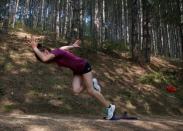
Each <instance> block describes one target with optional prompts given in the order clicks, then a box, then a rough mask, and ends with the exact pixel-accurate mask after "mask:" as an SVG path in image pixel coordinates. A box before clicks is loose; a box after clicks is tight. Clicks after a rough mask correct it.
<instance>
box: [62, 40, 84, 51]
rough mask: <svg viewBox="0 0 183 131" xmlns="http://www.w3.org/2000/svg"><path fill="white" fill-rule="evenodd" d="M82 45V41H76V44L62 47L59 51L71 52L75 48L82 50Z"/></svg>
mask: <svg viewBox="0 0 183 131" xmlns="http://www.w3.org/2000/svg"><path fill="white" fill-rule="evenodd" d="M80 43H81V41H80V40H76V42H74V44H72V45H68V46H62V47H60V48H59V49H62V50H70V49H73V48H80Z"/></svg>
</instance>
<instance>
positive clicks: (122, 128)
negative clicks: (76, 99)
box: [0, 114, 183, 131]
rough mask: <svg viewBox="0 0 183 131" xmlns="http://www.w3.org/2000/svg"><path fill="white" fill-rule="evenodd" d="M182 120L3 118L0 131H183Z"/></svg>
mask: <svg viewBox="0 0 183 131" xmlns="http://www.w3.org/2000/svg"><path fill="white" fill-rule="evenodd" d="M182 130H183V118H181V117H180V118H177V117H176V118H173V117H161V118H158V117H157V116H156V117H155V116H151V117H147V116H139V120H118V121H109V120H103V119H100V118H97V117H89V118H86V116H82V117H78V116H75V117H73V116H62V115H56V114H37V115H25V114H0V131H182Z"/></svg>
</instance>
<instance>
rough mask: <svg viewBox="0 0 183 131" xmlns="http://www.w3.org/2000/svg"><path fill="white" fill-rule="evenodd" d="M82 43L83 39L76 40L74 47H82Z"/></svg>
mask: <svg viewBox="0 0 183 131" xmlns="http://www.w3.org/2000/svg"><path fill="white" fill-rule="evenodd" d="M80 44H81V40H76V41H75V42H74V44H73V46H74V47H78V48H79V47H80Z"/></svg>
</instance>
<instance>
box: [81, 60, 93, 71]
mask: <svg viewBox="0 0 183 131" xmlns="http://www.w3.org/2000/svg"><path fill="white" fill-rule="evenodd" d="M91 70H92V68H91V65H90V64H89V63H88V62H87V63H86V65H85V67H84V69H83V71H82V72H81V74H85V73H88V72H90V71H91Z"/></svg>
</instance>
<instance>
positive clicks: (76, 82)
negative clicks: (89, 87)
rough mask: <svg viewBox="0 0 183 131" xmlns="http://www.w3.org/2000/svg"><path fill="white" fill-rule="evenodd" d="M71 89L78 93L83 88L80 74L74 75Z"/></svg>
mask: <svg viewBox="0 0 183 131" xmlns="http://www.w3.org/2000/svg"><path fill="white" fill-rule="evenodd" d="M72 89H73V92H74V94H75V95H79V94H80V93H81V92H82V91H83V90H84V89H85V87H84V86H83V84H82V77H81V76H80V75H74V78H73V81H72Z"/></svg>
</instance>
